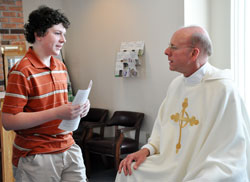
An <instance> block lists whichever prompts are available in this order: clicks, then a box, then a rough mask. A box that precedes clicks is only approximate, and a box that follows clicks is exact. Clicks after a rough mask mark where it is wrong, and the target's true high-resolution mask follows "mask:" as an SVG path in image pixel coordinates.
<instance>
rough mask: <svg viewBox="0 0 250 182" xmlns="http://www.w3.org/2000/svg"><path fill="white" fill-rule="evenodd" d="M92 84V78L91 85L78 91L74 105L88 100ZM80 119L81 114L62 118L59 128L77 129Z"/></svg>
mask: <svg viewBox="0 0 250 182" xmlns="http://www.w3.org/2000/svg"><path fill="white" fill-rule="evenodd" d="M92 84H93V82H92V80H90V82H89V86H88V88H87V89H86V90H78V91H77V93H76V96H75V98H74V100H73V102H72V105H77V104H84V103H85V102H86V101H87V99H88V96H89V93H90V90H91V87H92ZM80 120H81V118H80V116H78V117H76V118H75V119H72V120H62V122H61V124H60V125H59V127H58V128H59V129H62V130H66V131H75V130H76V129H77V128H78V125H79V122H80Z"/></svg>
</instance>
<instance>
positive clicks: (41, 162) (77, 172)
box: [13, 144, 87, 182]
mask: <svg viewBox="0 0 250 182" xmlns="http://www.w3.org/2000/svg"><path fill="white" fill-rule="evenodd" d="M13 174H14V178H15V179H16V182H85V181H86V180H87V179H86V173H85V166H84V163H83V158H82V152H81V149H80V147H79V146H78V145H76V144H74V145H72V146H71V147H70V149H68V150H67V151H65V152H63V153H58V154H37V155H32V156H27V157H21V158H20V159H19V162H18V167H15V166H14V167H13Z"/></svg>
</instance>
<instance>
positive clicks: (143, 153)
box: [118, 148, 149, 176]
mask: <svg viewBox="0 0 250 182" xmlns="http://www.w3.org/2000/svg"><path fill="white" fill-rule="evenodd" d="M148 155H149V150H148V149H147V148H143V149H141V150H139V151H137V152H134V153H132V154H129V155H128V156H127V157H126V158H125V159H123V160H122V161H121V163H120V165H119V169H118V172H119V173H121V172H122V169H123V172H124V174H125V176H127V175H128V174H129V175H131V174H132V170H131V164H132V162H133V161H135V164H134V166H133V168H134V170H136V169H137V168H138V167H139V166H140V164H141V163H142V162H144V161H145V159H146V158H147V156H148Z"/></svg>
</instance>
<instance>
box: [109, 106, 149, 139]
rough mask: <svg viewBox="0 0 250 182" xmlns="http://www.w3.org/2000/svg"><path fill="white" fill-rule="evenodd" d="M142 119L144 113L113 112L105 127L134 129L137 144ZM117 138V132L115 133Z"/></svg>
mask: <svg viewBox="0 0 250 182" xmlns="http://www.w3.org/2000/svg"><path fill="white" fill-rule="evenodd" d="M143 118H144V113H141V112H132V111H115V112H114V114H113V116H112V117H111V119H110V120H109V121H107V124H106V125H107V126H115V127H116V129H118V126H124V127H136V130H135V140H136V141H137V142H139V136H140V128H141V124H142V121H143ZM115 135H116V136H117V131H115Z"/></svg>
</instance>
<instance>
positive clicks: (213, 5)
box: [184, 0, 231, 69]
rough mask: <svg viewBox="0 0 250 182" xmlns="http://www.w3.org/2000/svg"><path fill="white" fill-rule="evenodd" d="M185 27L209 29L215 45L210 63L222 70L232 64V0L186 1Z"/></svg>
mask: <svg viewBox="0 0 250 182" xmlns="http://www.w3.org/2000/svg"><path fill="white" fill-rule="evenodd" d="M184 2H185V25H193V24H196V25H200V26H203V27H204V28H206V29H207V31H208V33H209V34H210V37H211V40H212V43H213V54H212V56H211V57H210V59H209V62H210V63H211V64H212V65H214V66H216V67H218V68H221V69H225V68H231V64H230V2H231V0H220V1H218V0H184Z"/></svg>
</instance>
